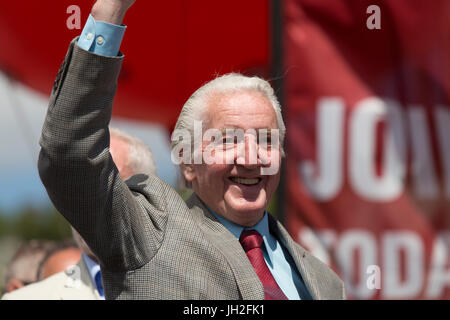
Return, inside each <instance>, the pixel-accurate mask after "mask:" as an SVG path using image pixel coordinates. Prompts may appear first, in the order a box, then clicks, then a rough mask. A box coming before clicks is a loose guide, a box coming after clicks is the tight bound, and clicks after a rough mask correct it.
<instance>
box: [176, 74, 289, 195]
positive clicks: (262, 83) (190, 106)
mask: <svg viewBox="0 0 450 320" xmlns="http://www.w3.org/2000/svg"><path fill="white" fill-rule="evenodd" d="M241 91H250V92H259V93H261V94H262V95H263V96H264V97H266V98H267V100H269V102H270V104H271V105H272V107H273V109H274V111H275V115H276V118H277V125H278V130H279V138H280V146H281V155H282V156H283V157H284V148H283V146H284V138H285V134H286V127H285V125H284V121H283V116H282V114H281V106H280V103H279V102H278V99H277V97H276V95H275V92H274V90H273V88H272V86H271V85H270V84H269V82H267V81H266V80H264V79H262V78H259V77H257V76H253V77H247V76H244V75H242V74H239V73H228V74H225V75H222V76H220V77H217V78H215V79H214V80H211V81H209V82H207V83H206V84H204V85H203V86H201V87H200V88H198V89H197V90H196V91H195V92H194V93H193V94H192V95H191V96H190V98H189V99H188V100H187V101H186V103H185V104H184V106H183V108H182V109H181V112H180V115H179V116H178V120H177V123H176V124H175V128H174V131H176V130H187V131H188V132H189V133H190V134H191V137H193V136H194V121H201V120H207V119H205V116H206V114H207V110H208V102H209V100H210V98H211V97H213V96H214V95H216V94H221V93H229V92H241ZM180 142H181V141H180V140H172V143H171V149H172V150H174V149H175V148H176V147H177V146H178V144H179V143H180ZM191 143H192V146H193V141H192V142H191ZM191 150H192V152H194V148H191ZM180 173H181V181H180V182H181V186H182V187H184V188H190V187H191V186H190V184H189V183H188V182H187V181H186V179H185V177H184V174H183V172H180Z"/></svg>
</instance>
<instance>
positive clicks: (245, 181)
mask: <svg viewBox="0 0 450 320" xmlns="http://www.w3.org/2000/svg"><path fill="white" fill-rule="evenodd" d="M230 179H231V181H233V182H236V183H240V184H245V185H247V186H251V185H254V184H258V183H259V181H260V179H259V178H238V177H232V178H230Z"/></svg>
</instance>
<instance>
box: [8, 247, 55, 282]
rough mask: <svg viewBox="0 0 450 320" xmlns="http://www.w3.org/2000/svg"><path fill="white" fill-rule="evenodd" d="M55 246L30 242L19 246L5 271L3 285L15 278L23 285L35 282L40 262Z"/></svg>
mask: <svg viewBox="0 0 450 320" xmlns="http://www.w3.org/2000/svg"><path fill="white" fill-rule="evenodd" d="M56 246H57V244H56V242H54V241H43V240H31V241H29V242H26V243H24V244H22V245H21V246H20V248H19V249H18V250H17V251H16V253H15V254H14V256H13V257H12V258H11V260H10V262H9V263H8V265H7V266H6V270H5V284H6V283H8V281H10V280H11V279H13V278H15V279H17V280H20V281H22V282H23V283H24V284H29V283H33V282H36V281H37V280H38V278H37V274H38V269H39V265H40V263H41V261H42V260H43V259H44V257H45V256H46V255H47V254H48V252H50V251H52V250H53V249H54V248H55V247H56Z"/></svg>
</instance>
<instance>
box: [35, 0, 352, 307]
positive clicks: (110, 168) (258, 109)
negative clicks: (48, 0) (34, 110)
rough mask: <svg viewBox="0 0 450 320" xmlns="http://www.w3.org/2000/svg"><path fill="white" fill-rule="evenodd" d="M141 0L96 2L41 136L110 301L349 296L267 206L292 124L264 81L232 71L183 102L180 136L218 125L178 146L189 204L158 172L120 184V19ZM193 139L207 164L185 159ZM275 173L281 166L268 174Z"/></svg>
mask: <svg viewBox="0 0 450 320" xmlns="http://www.w3.org/2000/svg"><path fill="white" fill-rule="evenodd" d="M133 3H134V1H131V0H108V1H106V0H98V1H97V2H96V3H95V4H94V7H93V9H92V12H91V16H90V17H89V19H88V22H87V24H86V26H85V28H84V30H83V32H82V34H81V36H80V38H79V39H75V40H74V41H73V42H72V43H71V45H70V48H69V52H68V54H67V55H66V58H65V61H64V62H63V64H62V66H61V68H60V72H59V73H58V76H57V79H56V81H55V85H54V90H53V93H52V97H51V100H50V105H49V109H48V112H47V117H46V120H45V124H44V127H43V131H42V137H41V140H40V144H41V147H42V149H41V153H40V156H39V164H38V166H39V172H40V176H41V179H42V181H43V183H44V185H45V186H46V188H47V192H48V194H49V196H50V198H51V199H52V201H53V202H54V204H55V206H56V207H57V209H58V210H59V211H60V212H61V213H62V214H63V215H64V216H65V217H66V218H67V219H68V220H69V221H70V223H71V224H72V225H73V226H74V227H75V228H76V229H77V231H78V232H79V233H80V234H81V235H82V236H83V238H84V239H85V240H86V242H87V243H88V244H89V247H90V248H91V249H92V251H93V252H94V254H95V255H96V257H97V258H98V259H99V262H100V265H101V268H102V273H103V280H104V287H105V294H106V298H107V299H224V300H225V299H311V298H312V299H342V298H344V288H343V284H342V281H341V280H340V279H339V278H338V277H337V276H336V274H334V273H333V272H332V271H331V270H330V269H329V268H328V267H327V266H326V265H324V264H323V263H321V262H320V261H319V260H317V259H316V258H314V257H313V256H312V255H310V254H309V253H308V252H306V251H305V250H304V249H303V248H301V247H300V246H299V245H298V244H296V243H295V242H294V241H293V240H292V238H291V237H290V236H289V235H288V233H287V232H286V230H285V229H284V228H283V226H282V225H281V224H280V223H279V222H278V221H276V220H275V219H274V218H273V217H272V216H271V215H270V214H268V213H267V211H266V207H267V205H268V202H269V201H270V199H271V197H272V195H273V193H274V192H275V190H276V188H277V185H278V182H279V170H278V167H279V162H280V161H281V157H282V149H281V145H282V139H283V137H284V124H283V120H282V118H281V113H280V107H279V104H278V102H277V100H276V98H275V96H274V94H273V90H272V88H271V87H270V85H269V84H268V83H267V82H265V81H264V80H262V79H259V78H248V77H244V76H241V75H235V74H232V75H226V76H223V77H220V78H218V79H215V80H214V81H212V82H210V83H208V84H206V85H205V86H203V87H202V88H200V89H199V90H197V91H196V92H195V93H194V94H193V95H192V96H191V98H190V99H189V100H188V101H187V102H186V104H185V105H184V107H183V109H182V111H181V114H180V117H179V119H178V122H177V125H176V130H175V131H177V130H178V132H183V133H186V132H187V133H193V135H194V136H196V132H195V131H196V130H195V128H194V125H195V123H196V122H197V123H198V122H201V123H202V126H203V127H202V130H203V131H202V132H205V134H206V132H210V131H208V130H210V129H214V130H215V132H214V133H213V134H212V136H211V137H214V143H208V141H207V140H208V139H206V140H202V141H201V142H200V143H195V142H194V143H191V142H186V141H184V142H183V143H181V144H182V145H183V146H184V147H185V148H184V147H183V148H178V144H179V140H176V139H175V140H176V141H175V142H174V143H173V145H172V147H173V150H175V152H174V153H173V155H174V158H181V159H182V161H181V163H180V164H181V171H182V176H183V178H184V179H185V181H186V182H187V184H189V185H190V186H191V187H192V189H193V191H194V193H193V195H192V196H191V198H190V199H188V200H187V202H184V201H183V200H182V199H181V197H180V196H179V195H178V193H177V192H175V190H173V189H172V188H171V187H170V186H168V185H167V184H166V183H164V182H163V181H162V180H160V179H159V178H158V177H156V176H155V175H152V174H138V175H134V176H133V177H131V178H130V179H128V180H127V181H126V182H124V181H123V179H122V178H121V176H120V175H119V172H118V169H117V167H116V166H115V164H114V162H113V160H112V158H111V155H110V152H109V138H108V137H109V135H108V123H109V120H110V117H111V109H112V100H113V97H114V94H115V90H116V84H117V77H118V75H119V71H120V68H121V64H122V60H123V55H122V54H121V53H119V52H118V50H119V46H120V42H121V38H122V35H123V32H124V26H121V23H122V19H123V17H124V15H125V12H126V11H127V10H128V8H129V7H130V6H131V5H132V4H133ZM229 129H231V131H233V130H236V129H238V130H243V131H245V132H246V133H247V132H250V133H251V132H253V133H260V132H262V133H263V135H262V136H263V137H264V135H266V136H265V137H266V138H269V139H271V137H272V136H271V135H270V134H268V133H267V132H268V131H270V132H271V133H272V132H275V133H277V132H278V133H279V134H278V135H277V134H274V138H275V137H276V136H279V138H280V140H281V141H280V143H277V141H275V142H274V143H272V142H273V141H269V143H267V140H268V139H266V138H265V139H261V138H257V137H256V134H246V135H245V137H244V140H242V139H235V137H234V136H231V137H229V136H228V134H229V133H228V132H229V131H230V130H229ZM217 132H223V133H225V137H224V138H223V139H222V138H221V137H220V136H218V135H217ZM259 137H260V136H259ZM177 141H178V142H177ZM210 142H211V141H210ZM191 144H192V145H193V146H194V149H193V150H192V153H193V154H194V158H195V159H196V160H199V157H198V155H199V154H200V161H196V160H195V161H190V160H189V159H190V154H189V152H190V148H188V147H189V146H190V145H191ZM237 149H239V150H240V151H239V152H234V151H235V150H237ZM230 150H231V151H232V152H230ZM205 155H208V157H206V156H205ZM206 158H208V161H206ZM202 160H205V161H202ZM211 160H213V161H211ZM223 160H225V161H223ZM250 160H252V161H250ZM270 167H271V168H276V170H275V172H270V174H267V172H268V171H265V169H267V168H270ZM269 171H270V170H269Z"/></svg>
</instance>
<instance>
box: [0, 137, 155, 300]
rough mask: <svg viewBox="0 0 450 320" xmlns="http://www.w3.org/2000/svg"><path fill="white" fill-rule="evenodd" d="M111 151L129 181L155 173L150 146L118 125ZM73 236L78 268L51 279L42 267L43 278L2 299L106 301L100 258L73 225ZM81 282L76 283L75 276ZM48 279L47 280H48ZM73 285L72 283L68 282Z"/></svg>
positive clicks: (123, 177)
mask: <svg viewBox="0 0 450 320" xmlns="http://www.w3.org/2000/svg"><path fill="white" fill-rule="evenodd" d="M110 137H111V138H110V140H111V145H110V152H111V155H112V157H113V159H114V163H115V164H116V166H117V167H118V168H119V172H120V175H121V177H122V179H124V180H126V179H128V178H129V177H130V176H132V175H134V174H138V173H143V174H154V175H156V164H155V161H154V158H153V155H152V153H151V150H150V148H149V147H148V146H147V145H145V143H144V142H142V141H141V140H140V139H138V138H136V137H134V136H132V135H130V134H128V133H126V132H124V131H122V130H119V129H116V128H110ZM72 234H73V238H74V240H75V242H76V244H77V248H79V249H80V250H81V252H82V254H81V259H80V258H78V259H77V261H76V262H75V264H76V265H77V267H78V269H77V270H73V269H70V270H68V271H66V269H65V268H64V269H60V271H58V272H54V268H52V270H53V271H52V274H55V275H54V276H53V277H50V278H48V276H49V275H48V273H49V270H48V269H49V268H51V265H50V266H47V264H49V263H50V261H49V262H47V264H46V268H45V269H43V270H42V278H41V279H40V280H43V279H45V280H44V281H40V282H37V283H35V284H33V285H32V286H28V287H26V288H23V289H21V290H17V291H16V292H14V293H13V294H9V295H5V296H4V297H3V299H7V300H29V299H39V300H51V299H57V300H61V299H62V300H66V299H70V300H76V299H83V300H103V299H104V298H105V296H104V290H103V283H102V278H101V271H100V266H99V265H98V260H97V257H96V256H95V254H94V253H93V252H92V250H91V249H90V248H89V246H88V245H87V243H86V242H85V241H84V240H83V238H82V237H81V236H80V234H79V233H78V232H77V231H76V230H75V229H74V228H73V227H72ZM77 277H79V279H80V282H79V284H78V285H76V284H75V283H74V281H73V279H75V280H77ZM46 278H48V279H46ZM68 284H73V285H68Z"/></svg>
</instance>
